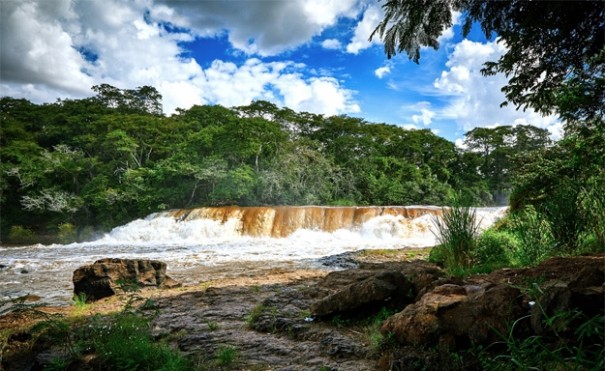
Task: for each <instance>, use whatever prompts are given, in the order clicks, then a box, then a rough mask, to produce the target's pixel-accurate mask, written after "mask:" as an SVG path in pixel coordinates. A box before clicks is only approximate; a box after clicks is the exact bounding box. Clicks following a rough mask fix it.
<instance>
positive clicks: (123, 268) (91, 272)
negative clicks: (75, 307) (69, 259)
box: [73, 258, 180, 301]
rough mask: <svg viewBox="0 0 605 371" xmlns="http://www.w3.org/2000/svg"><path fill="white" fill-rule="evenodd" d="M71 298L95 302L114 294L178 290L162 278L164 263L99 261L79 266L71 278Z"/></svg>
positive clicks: (171, 282) (109, 259) (139, 260)
mask: <svg viewBox="0 0 605 371" xmlns="http://www.w3.org/2000/svg"><path fill="white" fill-rule="evenodd" d="M73 283H74V294H76V295H81V294H84V295H85V297H86V300H87V301H95V300H99V299H102V298H105V297H108V296H112V295H115V294H116V293H118V292H123V291H128V290H133V289H138V288H147V287H156V288H170V287H178V286H180V284H179V283H178V282H176V281H174V280H173V279H172V278H170V277H168V276H167V275H166V263H164V262H161V261H158V260H148V259H137V260H133V259H113V258H107V259H101V260H97V261H96V262H94V263H93V264H89V265H85V266H82V267H80V268H78V269H76V270H75V271H74V274H73Z"/></svg>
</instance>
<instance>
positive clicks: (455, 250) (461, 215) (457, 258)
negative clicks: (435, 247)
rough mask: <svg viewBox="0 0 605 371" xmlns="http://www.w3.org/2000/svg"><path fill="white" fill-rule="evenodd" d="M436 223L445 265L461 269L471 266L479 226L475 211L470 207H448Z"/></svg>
mask: <svg viewBox="0 0 605 371" xmlns="http://www.w3.org/2000/svg"><path fill="white" fill-rule="evenodd" d="M434 223H435V226H436V227H437V232H436V237H437V241H438V242H439V243H440V244H441V245H442V247H441V248H442V249H443V255H444V263H445V267H446V268H447V269H450V270H459V269H460V268H465V267H468V266H470V263H471V258H472V253H473V250H474V249H475V243H476V238H477V235H478V228H479V227H478V223H477V215H476V213H475V211H474V210H473V209H471V208H468V207H451V208H447V209H444V211H443V215H442V217H441V218H435V219H434Z"/></svg>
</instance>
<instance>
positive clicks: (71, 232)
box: [57, 223, 78, 244]
mask: <svg viewBox="0 0 605 371" xmlns="http://www.w3.org/2000/svg"><path fill="white" fill-rule="evenodd" d="M58 229H59V230H58V232H57V237H58V238H59V242H61V243H65V244H66V243H72V242H75V241H76V240H77V239H78V233H77V231H76V226H75V225H73V224H71V223H62V224H59V227H58Z"/></svg>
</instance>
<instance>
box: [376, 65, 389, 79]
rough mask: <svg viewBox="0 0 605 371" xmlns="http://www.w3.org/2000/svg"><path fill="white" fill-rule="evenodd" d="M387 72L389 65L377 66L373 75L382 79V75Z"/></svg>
mask: <svg viewBox="0 0 605 371" xmlns="http://www.w3.org/2000/svg"><path fill="white" fill-rule="evenodd" d="M389 73H391V67H389V66H382V67H378V68H377V69H375V70H374V75H376V77H378V78H379V79H382V78H383V77H384V76H386V75H388V74H389Z"/></svg>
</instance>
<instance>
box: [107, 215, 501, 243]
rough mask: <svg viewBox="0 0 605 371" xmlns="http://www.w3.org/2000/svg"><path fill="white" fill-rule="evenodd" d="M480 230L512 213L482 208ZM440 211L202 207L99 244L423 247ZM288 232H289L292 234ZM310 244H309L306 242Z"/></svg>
mask: <svg viewBox="0 0 605 371" xmlns="http://www.w3.org/2000/svg"><path fill="white" fill-rule="evenodd" d="M475 210H476V213H477V220H478V222H479V223H480V229H486V228H488V227H489V226H491V225H493V224H494V223H495V221H496V220H498V219H499V218H501V217H503V216H504V215H505V213H506V211H507V208H506V207H502V208H476V209H475ZM439 215H440V209H439V208H435V207H408V208H405V207H389V208H380V207H364V208H321V207H306V208H305V207H293V208H285V207H281V208H279V209H274V208H269V207H263V208H237V207H229V208H200V209H194V210H174V211H166V212H160V213H155V214H151V215H149V216H148V217H146V218H144V219H138V220H135V221H132V222H130V223H128V224H126V225H123V226H120V227H116V228H115V229H113V230H112V231H111V232H110V233H109V234H107V235H106V236H105V237H103V238H102V239H101V240H99V241H97V242H100V243H105V244H128V243H130V244H151V245H154V244H162V245H179V244H180V245H199V244H207V243H220V242H241V241H242V240H249V239H250V238H257V239H258V238H271V239H289V240H291V241H292V243H293V244H294V245H298V244H302V245H308V244H309V243H332V244H334V243H338V244H347V245H348V246H355V247H358V248H366V247H371V246H368V245H374V244H382V246H384V247H385V248H386V247H389V246H391V245H396V246H409V247H421V246H432V245H434V244H435V235H434V232H433V230H434V220H435V218H438V217H439ZM286 232H287V233H286ZM304 240H306V242H303V241H304Z"/></svg>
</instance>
